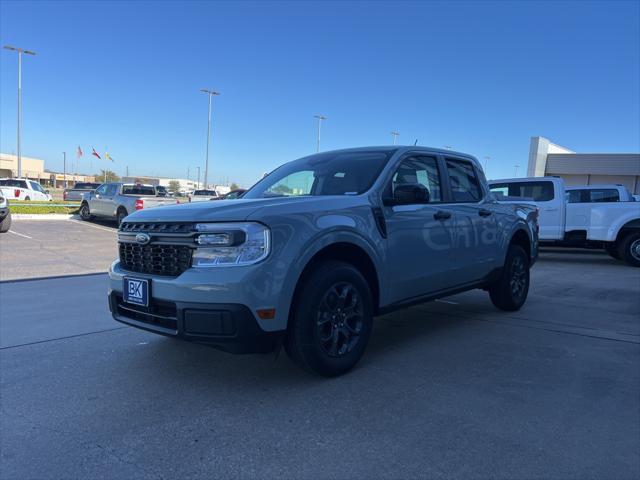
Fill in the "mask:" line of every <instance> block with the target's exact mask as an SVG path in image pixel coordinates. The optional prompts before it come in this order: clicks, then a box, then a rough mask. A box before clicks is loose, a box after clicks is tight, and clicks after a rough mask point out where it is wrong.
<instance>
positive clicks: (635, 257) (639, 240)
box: [618, 231, 640, 267]
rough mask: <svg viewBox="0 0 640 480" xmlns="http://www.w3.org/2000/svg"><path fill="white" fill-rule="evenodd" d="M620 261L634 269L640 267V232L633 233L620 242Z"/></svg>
mask: <svg viewBox="0 0 640 480" xmlns="http://www.w3.org/2000/svg"><path fill="white" fill-rule="evenodd" d="M618 255H620V259H621V260H624V261H625V262H626V263H627V264H629V265H631V266H633V267H640V232H637V231H635V232H631V233H628V234H627V235H625V236H624V237H623V238H622V240H620V241H619V245H618Z"/></svg>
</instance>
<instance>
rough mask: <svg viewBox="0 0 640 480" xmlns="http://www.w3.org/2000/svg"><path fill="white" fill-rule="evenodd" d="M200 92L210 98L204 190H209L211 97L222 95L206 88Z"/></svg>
mask: <svg viewBox="0 0 640 480" xmlns="http://www.w3.org/2000/svg"><path fill="white" fill-rule="evenodd" d="M200 91H201V92H202V93H206V94H207V96H208V97H209V117H208V120H207V153H206V156H205V160H204V188H207V177H208V176H209V141H210V138H211V97H212V96H214V95H220V92H216V91H214V90H207V89H206V88H203V89H201V90H200Z"/></svg>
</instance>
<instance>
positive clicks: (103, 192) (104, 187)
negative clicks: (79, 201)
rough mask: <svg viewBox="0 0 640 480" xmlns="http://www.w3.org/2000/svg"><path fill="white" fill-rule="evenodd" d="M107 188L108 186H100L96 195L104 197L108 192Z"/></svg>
mask: <svg viewBox="0 0 640 480" xmlns="http://www.w3.org/2000/svg"><path fill="white" fill-rule="evenodd" d="M107 187H108V185H107V184H104V185H100V186H99V187H98V188H96V193H97V194H98V195H104V194H105V193H106V191H107Z"/></svg>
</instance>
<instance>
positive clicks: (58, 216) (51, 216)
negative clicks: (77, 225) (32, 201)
mask: <svg viewBox="0 0 640 480" xmlns="http://www.w3.org/2000/svg"><path fill="white" fill-rule="evenodd" d="M79 218H80V216H78V215H65V214H63V213H44V214H41V215H38V214H35V213H33V214H31V213H12V214H11V219H12V220H72V219H74V220H76V219H79Z"/></svg>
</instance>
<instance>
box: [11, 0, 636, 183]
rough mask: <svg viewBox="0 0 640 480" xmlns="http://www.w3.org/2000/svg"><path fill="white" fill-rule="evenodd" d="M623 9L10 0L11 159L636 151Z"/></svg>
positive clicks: (632, 55) (629, 28)
mask: <svg viewBox="0 0 640 480" xmlns="http://www.w3.org/2000/svg"><path fill="white" fill-rule="evenodd" d="M639 25H640V2H636V1H628V2H613V1H609V2H454V3H445V2H406V3H404V2H392V3H386V2H353V3H347V2H310V3H302V2H281V3H277V2H274V3H269V2H258V3H239V2H237V3H213V2H193V3H189V2H169V1H167V2H120V1H112V2H92V3H89V2H55V1H49V2H34V3H30V2H11V1H7V0H3V1H2V2H1V3H0V42H1V43H2V44H3V45H5V44H12V45H16V46H20V47H23V48H28V49H32V50H35V51H36V52H37V53H38V55H37V56H36V57H28V58H25V59H24V64H23V66H24V70H23V71H24V77H23V89H24V90H23V92H24V125H23V154H24V155H28V156H34V157H40V158H43V159H45V161H46V167H47V168H49V169H56V170H58V169H61V168H62V152H63V151H67V155H68V158H69V159H71V158H75V154H74V152H75V150H76V148H77V146H78V145H81V146H82V148H83V150H85V157H84V158H83V159H82V160H81V163H82V164H83V165H82V166H81V168H80V170H82V171H84V172H87V173H90V172H91V171H96V170H97V169H98V167H101V166H102V167H104V166H105V165H107V163H106V162H100V161H98V160H97V159H93V160H94V161H92V164H91V167H92V168H90V166H89V162H90V160H89V155H88V153H89V152H90V148H91V146H95V147H96V149H97V150H98V151H100V152H104V150H105V148H106V147H108V149H109V152H110V153H111V155H112V156H113V157H114V158H115V160H116V161H115V163H114V164H109V166H112V167H114V169H115V170H116V171H117V172H118V173H123V172H124V170H125V167H126V166H129V171H130V172H131V174H134V175H143V174H152V175H163V176H177V177H185V176H186V175H187V169H188V168H189V169H190V172H191V176H192V177H194V176H195V167H196V166H201V167H203V164H204V151H205V141H206V117H207V100H206V96H205V95H204V94H202V93H200V92H199V90H200V89H201V88H204V87H209V88H214V89H217V90H219V91H220V92H221V93H222V95H221V96H220V97H217V98H215V100H214V120H213V130H212V146H211V157H210V162H211V165H210V171H211V173H210V179H212V180H214V181H216V182H218V181H220V180H221V179H227V178H228V179H229V181H236V182H239V183H241V184H244V185H249V184H251V183H252V182H253V181H254V180H255V179H257V178H258V177H259V176H260V175H261V174H262V173H263V172H264V171H268V170H271V169H272V168H273V167H275V166H277V165H279V164H281V163H283V162H285V161H288V160H293V159H295V158H298V157H300V156H303V155H306V154H309V153H312V152H313V151H315V135H316V124H315V120H314V118H313V115H314V114H316V113H321V114H324V115H326V116H327V117H328V120H327V121H326V122H325V123H324V125H323V138H322V149H323V150H328V149H334V148H343V147H352V146H363V145H383V144H389V143H391V135H390V134H389V132H390V131H391V130H394V129H397V130H398V131H399V132H400V134H401V135H400V137H399V143H403V144H413V142H414V141H415V140H416V139H417V140H418V144H420V145H430V146H436V147H443V146H445V145H451V146H453V147H454V149H456V150H460V151H464V152H467V153H471V154H474V155H476V156H477V157H478V158H481V159H482V158H483V157H484V156H485V155H489V156H491V160H489V164H488V175H489V177H491V178H499V177H503V176H511V175H513V171H514V167H513V165H514V164H520V165H521V168H520V172H523V171H524V170H525V166H526V163H527V155H528V149H529V138H530V137H531V136H534V135H542V136H547V137H549V138H550V139H551V140H552V141H555V142H557V143H560V144H562V145H565V146H567V147H569V148H572V149H574V150H576V151H581V152H603V151H604V152H638V151H639V150H640V26H639ZM0 62H1V63H0V150H1V151H3V152H9V153H11V152H13V151H15V148H16V147H15V145H16V140H15V137H16V91H15V89H16V65H17V59H16V55H15V53H12V52H8V51H5V50H2V53H1V54H0Z"/></svg>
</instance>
